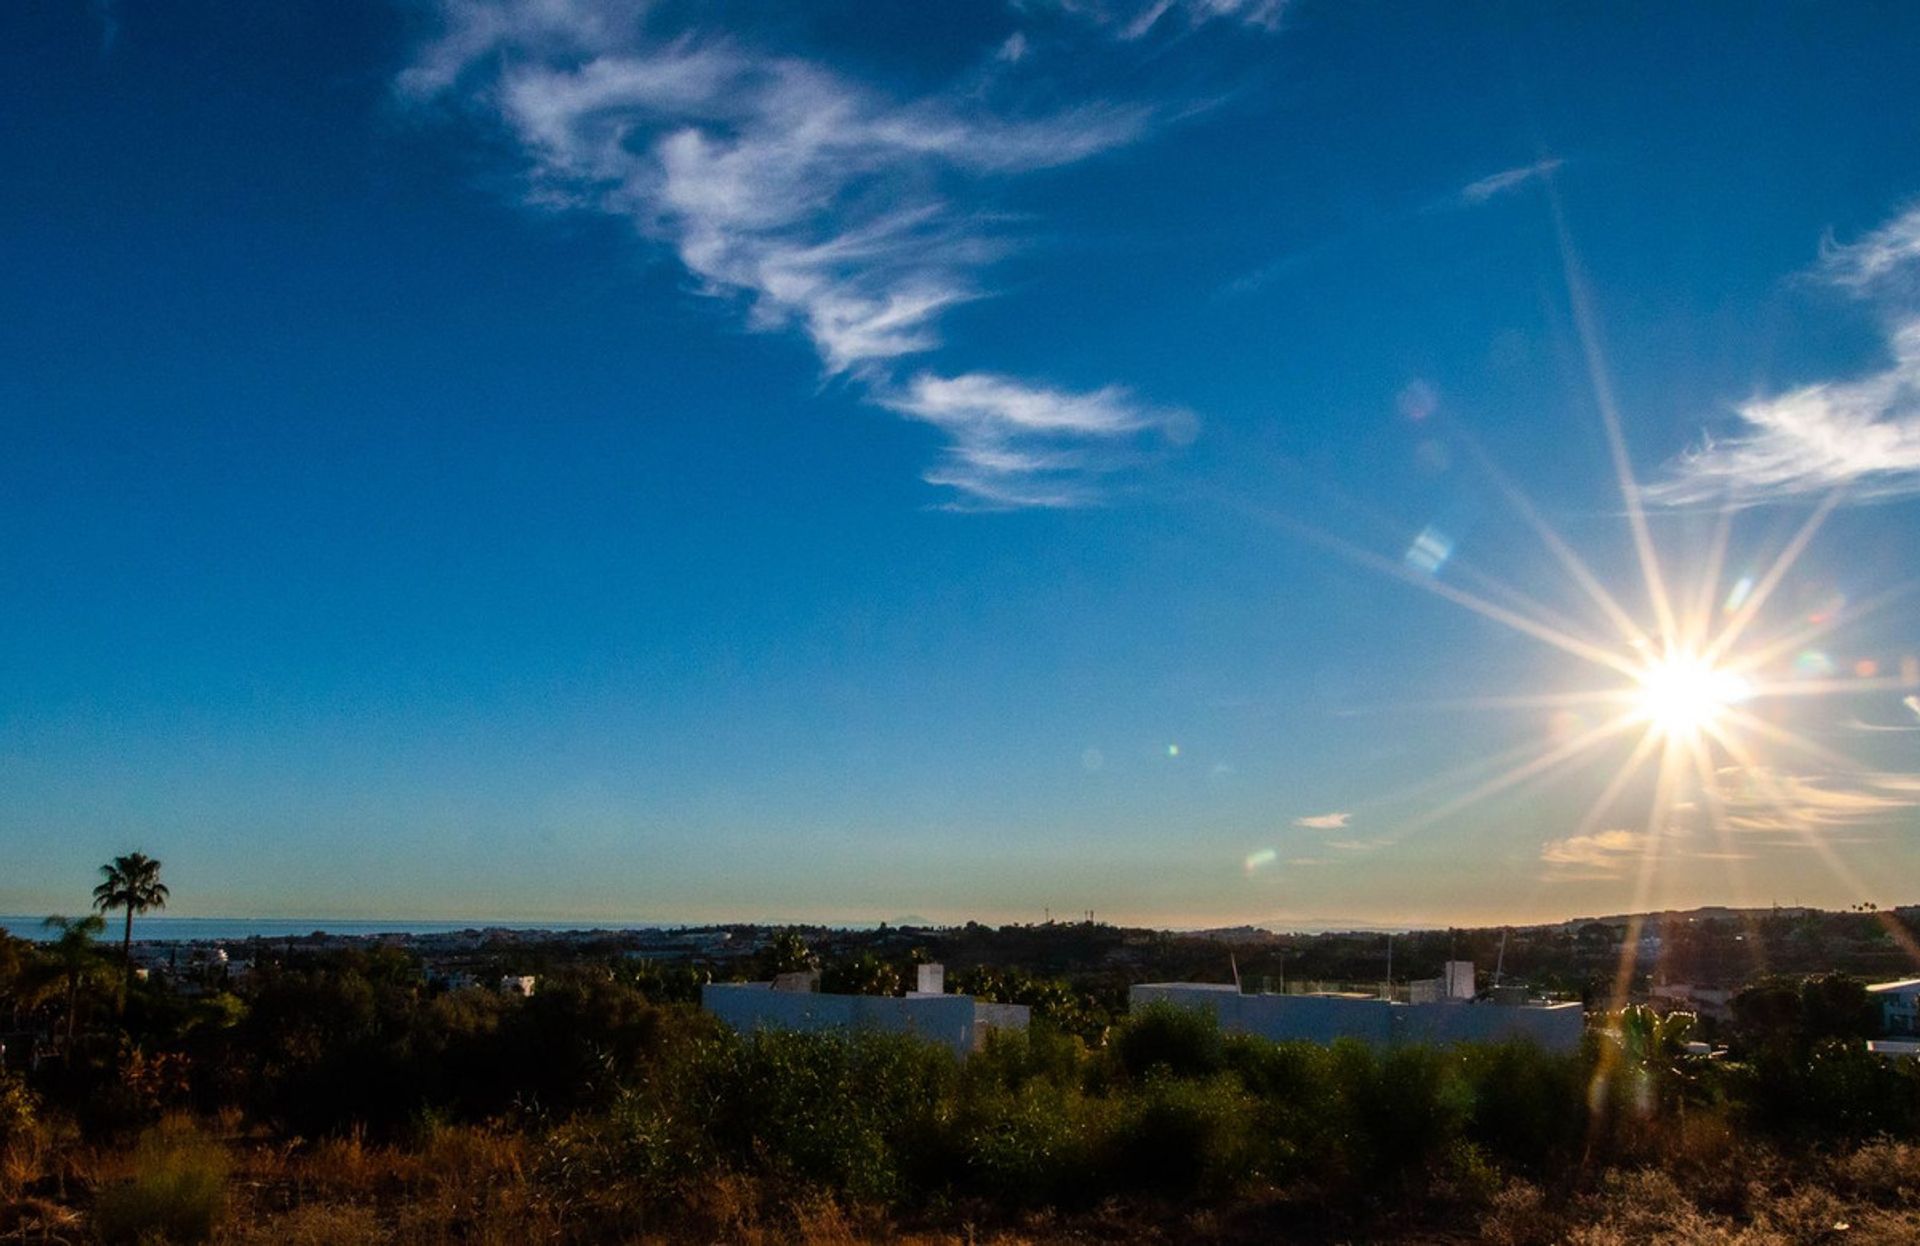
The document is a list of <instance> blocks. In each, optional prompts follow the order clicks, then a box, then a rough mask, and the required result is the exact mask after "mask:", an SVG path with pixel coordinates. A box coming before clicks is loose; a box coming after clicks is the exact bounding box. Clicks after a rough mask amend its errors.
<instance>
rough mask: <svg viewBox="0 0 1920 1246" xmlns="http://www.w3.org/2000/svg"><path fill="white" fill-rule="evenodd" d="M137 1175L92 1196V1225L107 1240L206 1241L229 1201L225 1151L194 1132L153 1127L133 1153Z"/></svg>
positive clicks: (146, 1243) (142, 1244) (145, 1243)
mask: <svg viewBox="0 0 1920 1246" xmlns="http://www.w3.org/2000/svg"><path fill="white" fill-rule="evenodd" d="M133 1164H134V1167H133V1176H132V1177H131V1178H130V1179H128V1180H126V1181H122V1182H119V1183H117V1184H114V1185H110V1186H107V1187H106V1188H104V1189H102V1190H101V1191H100V1192H99V1194H98V1195H97V1196H96V1197H95V1199H94V1205H93V1222H94V1229H95V1231H96V1232H97V1233H98V1234H99V1235H100V1239H101V1240H102V1241H104V1242H108V1243H122V1242H125V1243H139V1244H140V1246H151V1244H152V1243H154V1242H166V1243H173V1244H176V1246H178V1244H180V1243H189V1242H204V1241H206V1240H208V1239H209V1238H211V1237H212V1236H213V1231H214V1229H215V1228H217V1227H218V1226H219V1223H220V1219H221V1216H222V1214H223V1213H224V1212H225V1210H226V1201H227V1169H228V1162H227V1153H226V1151H225V1150H224V1149H222V1148H221V1147H220V1145H219V1144H218V1143H216V1142H213V1141H211V1140H209V1139H206V1138H203V1137H201V1136H199V1135H198V1134H195V1133H192V1132H191V1131H181V1130H174V1129H166V1128H161V1129H155V1130H150V1131H148V1133H147V1134H146V1135H145V1136H144V1137H142V1138H141V1140H140V1144H139V1146H138V1147H137V1148H136V1149H135V1152H134V1161H133Z"/></svg>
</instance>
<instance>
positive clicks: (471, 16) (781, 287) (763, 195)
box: [397, 0, 1261, 509]
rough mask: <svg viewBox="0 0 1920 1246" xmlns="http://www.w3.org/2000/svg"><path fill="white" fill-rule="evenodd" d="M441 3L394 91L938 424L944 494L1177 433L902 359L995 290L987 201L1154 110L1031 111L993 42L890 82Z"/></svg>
mask: <svg viewBox="0 0 1920 1246" xmlns="http://www.w3.org/2000/svg"><path fill="white" fill-rule="evenodd" d="M1203 7H1206V6H1203ZM1213 7H1217V6H1213ZM1228 7H1229V8H1231V9H1239V8H1242V7H1246V8H1247V9H1248V10H1249V12H1248V13H1246V14H1243V15H1242V16H1243V17H1251V16H1252V12H1251V10H1252V9H1256V8H1259V7H1261V6H1239V5H1229V6H1228ZM438 14H439V17H440V19H441V26H440V31H439V33H438V35H437V37H436V38H434V39H433V40H431V41H430V42H428V43H427V44H426V45H425V46H423V47H422V48H421V49H420V50H419V51H418V53H417V55H416V57H415V59H414V61H413V63H412V64H411V65H410V66H409V67H408V68H407V69H406V70H405V71H403V72H402V73H401V74H400V76H399V78H398V80H397V87H398V90H399V92H400V94H401V96H402V98H403V99H405V100H407V101H409V102H411V103H412V104H414V105H415V106H420V107H425V106H428V105H430V104H433V103H436V102H441V103H444V102H451V103H452V104H453V105H454V106H455V107H456V108H457V109H458V110H461V111H463V112H464V113H466V114H467V115H469V116H473V117H477V118H480V119H481V120H483V121H484V122H486V123H488V124H489V125H491V126H493V127H495V128H497V129H498V130H499V131H501V132H503V133H504V134H505V135H507V136H508V137H509V138H510V139H511V140H512V141H513V143H514V147H515V150H516V151H517V152H518V154H519V157H520V159H521V162H522V166H523V167H522V177H523V195H524V198H525V200H526V201H527V202H528V203H529V204H532V205H534V206H536V207H540V208H545V209H551V210H567V211H588V212H595V213H600V214H604V215H609V216H613V217H616V218H620V219H623V220H626V221H628V222H630V223H631V224H632V225H633V227H634V228H635V229H636V230H637V231H638V232H639V233H640V234H641V235H642V236H643V237H645V238H648V239H651V240H653V241H654V242H656V243H658V244H660V245H663V246H665V247H666V248H668V249H670V250H671V251H672V252H673V254H674V255H675V256H676V257H677V259H678V261H679V262H680V264H681V265H682V266H683V267H684V268H685V270H686V271H687V273H688V274H689V275H690V276H691V277H692V278H693V279H694V282H695V285H696V288H697V289H698V290H699V292H701V293H703V294H706V295H709V296H712V297H715V298H721V299H728V300H733V301H736V302H737V303H738V304H740V306H741V307H742V310H743V312H744V314H745V317H746V320H747V323H748V325H749V326H750V327H752V328H754V329H757V330H762V331H782V330H790V331H795V332H798V333H801V334H803V335H804V336H805V337H806V338H807V340H808V341H809V342H810V343H811V344H812V346H813V348H814V351H815V352H816V353H817V355H818V356H819V359H820V361H821V365H822V367H823V369H824V370H825V372H826V373H827V374H828V375H829V376H834V377H841V378H845V379H847V380H850V381H851V382H853V383H854V384H855V385H856V386H857V387H859V388H860V391H861V392H863V393H865V394H866V395H867V396H869V398H870V399H871V400H872V401H874V402H876V403H877V404H878V405H880V406H883V407H886V408H888V409H890V410H893V411H895V412H898V413H900V414H902V415H906V416H909V417H911V418H914V419H916V420H919V421H921V422H923V423H927V424H930V425H933V426H935V427H937V428H940V429H942V430H943V431H944V432H946V433H947V434H948V436H949V438H950V441H949V446H948V450H947V452H946V454H945V456H944V460H943V461H942V462H941V463H940V464H939V465H938V466H936V467H935V468H933V469H932V470H930V471H928V472H927V473H926V479H927V480H928V481H930V482H932V483H934V484H937V485H940V486H943V487H946V488H948V489H951V490H953V491H954V494H955V495H956V496H957V497H958V498H959V499H960V502H961V503H962V505H960V506H959V507H957V508H958V509H993V508H1008V507H1029V506H1040V507H1061V506H1080V505H1086V504H1088V503H1090V502H1093V501H1096V500H1098V498H1099V496H1100V490H1099V487H1098V482H1099V480H1100V479H1101V478H1102V477H1103V476H1105V475H1107V474H1109V473H1111V472H1113V471H1116V470H1118V469H1119V468H1121V467H1124V466H1127V465H1129V464H1131V463H1134V462H1138V461H1139V454H1138V451H1139V449H1140V441H1141V438H1142V436H1143V435H1150V434H1156V433H1161V432H1166V433H1177V431H1178V430H1181V429H1187V428H1190V427H1191V424H1192V421H1191V417H1187V416H1184V415H1181V414H1179V413H1174V412H1170V411H1162V410H1159V409H1156V408H1153V407H1151V406H1149V405H1147V404H1145V403H1142V402H1139V401H1138V400H1136V399H1134V398H1133V397H1132V396H1131V395H1130V394H1129V393H1128V392H1127V391H1125V390H1124V389H1122V388H1120V387H1118V386H1111V385H1109V386H1103V387H1099V388H1095V389H1093V390H1089V391H1073V390H1068V389H1063V388H1060V387H1057V386H1050V385H1046V384H1043V383H1039V382H1033V381H1026V380H1020V379H1016V378H1010V377H1005V376H1001V375H998V374H995V373H991V372H985V371H969V372H962V373H959V374H957V375H947V376H939V375H935V374H932V373H927V372H921V373H918V374H917V375H914V376H913V377H912V378H911V379H909V380H905V381H902V380H901V379H900V377H899V374H898V372H897V371H896V368H897V367H898V366H899V363H900V361H901V360H903V359H905V358H907V357H909V356H913V355H920V354H924V353H926V352H929V351H932V350H934V349H936V348H937V347H939V346H940V344H941V339H940V333H939V322H940V319H941V317H942V316H943V315H944V314H945V313H946V312H948V311H949V310H951V309H952V308H954V307H956V306H958V305H960V304H962V303H966V302H970V301H973V300H976V299H980V298H983V297H986V296H987V295H988V294H989V293H990V291H989V290H988V289H987V288H986V284H985V282H984V274H985V270H986V269H987V268H988V267H989V266H990V265H992V264H993V263H994V262H995V261H996V260H999V259H1000V258H1002V257H1003V256H1004V255H1005V254H1006V253H1007V252H1008V251H1009V249H1010V247H1011V243H1010V241H1009V240H1008V238H1006V237H1005V236H1004V235H1003V233H1002V232H1001V231H1000V228H999V226H998V224H997V222H998V221H999V219H1000V218H999V217H997V216H996V214H995V213H993V212H991V211H987V210H983V208H982V204H981V201H982V200H988V201H990V199H991V196H992V193H993V188H994V187H995V186H996V185H999V184H1001V183H1004V182H1006V181H1007V180H1008V179H1011V178H1016V177H1018V176H1020V175H1023V174H1030V173H1033V172H1036V171H1039V170H1043V169H1049V168H1055V167H1058V166H1061V165H1066V164H1072V163H1075V162H1078V161H1082V160H1086V159H1088V158H1090V157H1093V156H1096V155H1098V154H1100V153H1102V152H1107V151H1111V150H1113V149H1115V148H1117V147H1120V146H1123V145H1125V144H1127V143H1130V142H1132V141H1134V140H1135V139H1137V138H1139V137H1140V136H1141V135H1142V134H1144V133H1146V132H1147V131H1148V130H1149V129H1150V128H1151V127H1152V126H1153V124H1154V123H1155V122H1156V121H1157V120H1158V113H1157V111H1156V110H1155V109H1154V108H1152V107H1150V106H1146V105H1140V104H1131V103H1113V102H1108V101H1103V100H1090V101H1082V102H1077V103H1068V104H1064V105H1053V106H1050V107H1048V108H1045V109H1038V110H1036V109H1029V108H1026V107H1023V106H1022V105H1021V100H1020V98H1018V97H1017V96H1016V95H1014V94H1012V93H1010V92H1008V93H997V92H994V91H992V90H988V89H984V88H983V87H982V86H981V82H982V81H985V82H987V83H988V85H989V86H990V85H991V83H992V74H994V73H1007V72H1011V68H1010V67H1011V65H1012V64H1013V62H1015V61H1018V60H1020V59H1022V58H1021V57H1019V56H1017V55H1016V56H1005V55H998V56H996V55H994V54H992V53H990V52H983V57H984V60H985V62H986V63H987V64H988V65H989V66H991V67H992V68H990V69H989V70H983V71H981V72H982V73H985V74H986V75H987V77H986V78H985V79H982V78H981V77H979V76H978V75H976V77H975V78H974V79H972V80H970V81H969V82H968V83H966V84H963V85H961V86H956V87H954V88H953V89H950V90H945V91H935V92H932V93H930V94H926V95H923V96H920V97H917V98H908V99H900V98H895V97H893V96H891V95H889V94H888V93H886V92H884V91H881V90H879V89H877V88H875V87H872V86H869V85H866V84H863V83H862V82H860V81H858V80H857V79H856V78H855V77H854V76H852V75H851V74H849V73H847V72H843V71H841V70H838V69H836V68H834V67H833V66H831V65H829V64H825V63H822V62H821V61H819V60H818V59H807V58H804V57H800V56H796V55H790V54H785V53H781V52H777V51H770V50H766V49H763V48H758V47H755V46H753V45H752V44H750V43H749V42H747V41H745V40H743V39H741V38H738V37H735V36H734V35H732V34H729V33H727V32H715V31H709V30H705V29H694V28H681V29H656V21H655V18H656V14H655V12H654V11H653V10H652V9H651V8H650V7H649V6H648V5H645V4H642V3H636V2H633V0H626V2H623V3H609V4H599V3H587V2H586V0H520V2H511V0H443V2H442V4H441V5H440V7H439V9H438ZM1000 50H1001V52H1002V53H1004V51H1005V47H1004V45H1003V47H1002V48H1001V49H1000ZM966 197H971V199H972V200H973V202H972V203H971V205H969V204H967V203H963V202H962V199H963V198H966ZM1177 439H1178V437H1177V436H1176V437H1175V438H1174V440H1177Z"/></svg>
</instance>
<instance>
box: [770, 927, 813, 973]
mask: <svg viewBox="0 0 1920 1246" xmlns="http://www.w3.org/2000/svg"><path fill="white" fill-rule="evenodd" d="M819 967H820V958H819V957H818V956H816V955H814V953H813V949H812V948H810V947H808V946H807V941H806V939H805V938H804V937H803V936H802V935H801V934H800V932H799V931H798V930H793V929H787V930H782V931H781V932H780V933H778V934H776V935H774V936H773V938H772V939H771V940H770V941H769V942H768V943H767V946H766V947H765V948H764V949H763V950H762V951H761V953H760V968H761V972H762V973H764V974H767V975H769V976H771V975H773V974H782V973H806V972H807V971H808V970H812V969H818V968H819Z"/></svg>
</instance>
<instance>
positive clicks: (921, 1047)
mask: <svg viewBox="0 0 1920 1246" xmlns="http://www.w3.org/2000/svg"><path fill="white" fill-rule="evenodd" d="M709 1052H710V1056H709V1062H708V1065H707V1068H706V1069H705V1070H704V1073H705V1076H704V1079H703V1080H705V1081H706V1085H705V1086H704V1087H702V1088H701V1093H703V1094H704V1095H705V1096H707V1097H708V1098H709V1101H710V1102H711V1103H712V1104H713V1107H712V1109H711V1110H712V1116H711V1117H710V1118H709V1121H710V1124H709V1130H710V1132H709V1136H710V1137H711V1138H712V1139H713V1140H714V1142H715V1143H716V1144H717V1145H718V1146H719V1148H720V1149H721V1151H722V1152H723V1153H724V1154H726V1155H728V1156H730V1157H732V1158H734V1159H735V1160H736V1161H739V1162H743V1163H750V1164H757V1165H760V1166H764V1167H768V1168H771V1169H773V1170H775V1171H776V1172H779V1173H782V1174H786V1175H791V1176H794V1177H798V1178H800V1179H803V1180H808V1181H814V1182H818V1183H820V1184H822V1185H824V1186H825V1187H826V1188H827V1189H828V1190H829V1191H830V1192H833V1193H836V1194H848V1195H852V1196H853V1197H855V1198H862V1199H880V1200H890V1199H893V1198H896V1197H898V1196H899V1195H901V1194H902V1193H903V1192H904V1189H905V1184H906V1183H905V1181H904V1176H905V1174H906V1172H907V1170H908V1168H909V1167H910V1166H911V1165H913V1164H914V1161H915V1158H916V1151H925V1150H931V1149H933V1148H935V1147H937V1146H938V1138H937V1129H936V1126H937V1117H938V1113H939V1109H940V1107H941V1106H942V1104H943V1103H945V1102H948V1101H950V1099H951V1095H952V1092H953V1089H954V1085H955V1082H956V1069H955V1065H954V1059H953V1054H952V1053H951V1052H950V1051H948V1050H947V1049H946V1048H944V1047H938V1046H935V1045H933V1044H931V1043H927V1042H923V1041H921V1040H920V1039H917V1038H914V1037H911V1036H909V1035H904V1034H880V1033H873V1032H871V1031H854V1032H852V1033H826V1034H806V1033H792V1032H788V1031H779V1030H761V1031H757V1032H756V1033H754V1034H752V1035H750V1036H749V1037H747V1038H744V1039H736V1038H727V1039H722V1040H720V1041H718V1042H715V1043H713V1044H712V1045H711V1046H710V1048H709Z"/></svg>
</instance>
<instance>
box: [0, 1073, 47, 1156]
mask: <svg viewBox="0 0 1920 1246" xmlns="http://www.w3.org/2000/svg"><path fill="white" fill-rule="evenodd" d="M39 1119H40V1101H39V1097H38V1096H37V1095H35V1094H34V1093H33V1091H32V1090H31V1089H29V1088H28V1086H27V1083H26V1081H25V1080H24V1079H22V1078H20V1077H18V1076H16V1075H14V1074H12V1073H9V1072H7V1071H6V1070H5V1069H0V1151H4V1150H5V1149H6V1148H7V1147H9V1146H11V1145H12V1144H13V1143H15V1142H17V1141H20V1140H22V1139H24V1138H26V1137H28V1136H30V1135H31V1134H32V1133H33V1130H34V1126H35V1124H36V1123H37V1122H38V1121H39Z"/></svg>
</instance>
